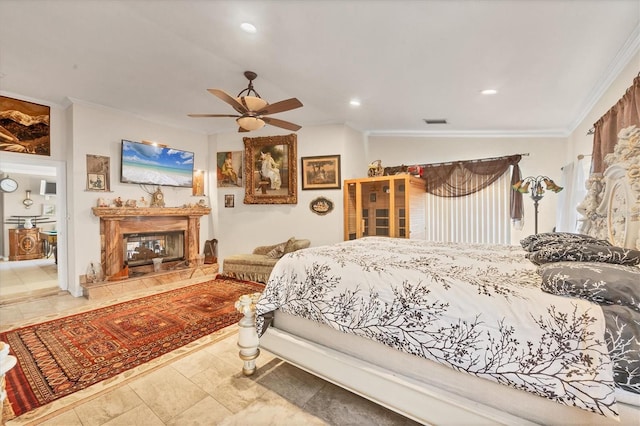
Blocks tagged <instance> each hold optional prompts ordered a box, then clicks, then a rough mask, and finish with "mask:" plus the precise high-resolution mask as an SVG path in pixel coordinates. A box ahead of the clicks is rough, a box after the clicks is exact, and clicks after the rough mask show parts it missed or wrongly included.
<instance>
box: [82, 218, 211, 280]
mask: <svg viewBox="0 0 640 426" xmlns="http://www.w3.org/2000/svg"><path fill="white" fill-rule="evenodd" d="M92 210H93V214H94V215H95V216H98V217H100V258H101V259H100V260H101V263H102V269H103V271H104V273H105V275H106V276H111V275H114V274H116V273H117V272H119V271H121V270H122V268H123V267H124V266H129V270H130V271H132V272H151V271H153V266H152V263H153V261H152V260H151V259H152V258H153V257H158V256H160V257H163V262H162V264H163V268H172V267H174V266H177V265H178V264H180V263H183V264H184V265H185V266H193V265H196V263H197V258H198V253H199V247H200V238H199V237H200V218H201V217H202V216H204V215H207V214H209V212H210V211H211V209H209V208H205V207H184V208H182V207H167V208H129V207H94V208H93V209H92ZM136 247H137V248H138V250H137V251H136Z"/></svg>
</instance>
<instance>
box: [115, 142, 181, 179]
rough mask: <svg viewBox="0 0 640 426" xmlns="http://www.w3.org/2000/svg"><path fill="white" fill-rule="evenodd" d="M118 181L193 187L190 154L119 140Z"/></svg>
mask: <svg viewBox="0 0 640 426" xmlns="http://www.w3.org/2000/svg"><path fill="white" fill-rule="evenodd" d="M121 154H122V155H121V159H122V162H121V164H120V166H121V167H120V182H122V183H137V184H142V185H158V186H179V187H185V188H191V187H192V186H193V152H189V151H181V150H179V149H173V148H167V147H163V146H155V145H151V144H148V143H143V142H133V141H129V140H125V139H123V140H122V152H121Z"/></svg>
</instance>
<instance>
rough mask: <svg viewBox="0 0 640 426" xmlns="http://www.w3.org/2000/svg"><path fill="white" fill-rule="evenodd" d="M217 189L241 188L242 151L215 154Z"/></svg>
mask: <svg viewBox="0 0 640 426" xmlns="http://www.w3.org/2000/svg"><path fill="white" fill-rule="evenodd" d="M216 163H217V169H218V187H225V186H226V187H229V186H239V187H242V176H243V174H244V173H243V169H242V151H228V152H218V153H216Z"/></svg>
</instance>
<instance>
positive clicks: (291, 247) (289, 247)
mask: <svg viewBox="0 0 640 426" xmlns="http://www.w3.org/2000/svg"><path fill="white" fill-rule="evenodd" d="M294 251H296V237H291V238H289V239H288V240H287V243H286V244H285V245H284V254H287V253H292V252H294Z"/></svg>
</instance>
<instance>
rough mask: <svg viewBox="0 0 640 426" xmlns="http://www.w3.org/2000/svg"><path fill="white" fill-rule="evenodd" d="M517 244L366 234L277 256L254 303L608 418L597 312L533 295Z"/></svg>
mask: <svg viewBox="0 0 640 426" xmlns="http://www.w3.org/2000/svg"><path fill="white" fill-rule="evenodd" d="M540 282H541V279H540V276H539V275H538V274H537V273H536V267H535V266H534V265H533V264H531V262H529V261H528V260H526V259H525V258H524V252H523V251H522V250H521V249H520V248H519V247H508V246H487V245H459V244H447V243H434V242H426V241H415V240H405V239H392V238H378V237H368V238H362V239H359V240H354V241H347V242H343V243H338V244H335V245H332V246H322V247H314V248H309V249H305V250H301V251H297V252H294V253H290V254H288V255H286V256H284V257H283V258H282V259H281V260H280V261H279V262H278V263H277V264H276V266H275V267H274V269H273V272H272V274H271V277H270V279H269V282H268V284H267V286H266V288H265V290H264V292H263V294H262V297H261V299H260V301H259V302H258V304H257V314H258V331H259V333H260V334H261V333H262V331H263V326H264V325H265V324H264V318H265V317H268V316H269V313H270V312H272V311H274V310H276V309H280V310H282V311H284V312H287V313H289V314H293V315H298V316H301V317H304V318H307V319H310V320H313V321H317V322H319V323H322V324H326V325H328V326H330V327H333V328H335V329H337V330H340V331H342V332H345V333H353V334H357V335H359V336H363V337H367V338H370V339H373V340H376V341H378V342H381V343H383V344H385V345H388V346H390V347H393V348H395V349H398V350H400V351H404V352H407V353H410V354H414V355H416V356H420V357H424V358H428V359H431V360H434V361H437V362H440V363H442V364H445V365H448V366H449V367H451V368H453V369H454V370H457V371H461V372H465V373H468V374H472V375H474V376H478V377H482V378H485V379H488V380H493V381H495V382H498V383H501V384H504V385H508V386H511V387H514V388H517V389H522V390H525V391H528V392H531V393H534V394H536V395H539V396H542V397H545V398H548V399H551V400H554V401H557V402H559V403H562V404H566V405H574V406H577V407H580V408H583V409H585V410H589V411H592V412H595V413H598V414H602V415H605V416H609V417H617V410H616V403H615V396H614V382H613V377H612V367H611V360H610V357H609V354H608V352H607V346H606V343H605V338H604V319H603V314H602V311H601V309H600V308H599V307H598V306H597V305H594V304H592V303H590V302H588V301H584V300H580V299H568V298H563V297H560V296H556V295H551V294H547V293H544V292H542V291H540V288H539V287H540Z"/></svg>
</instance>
